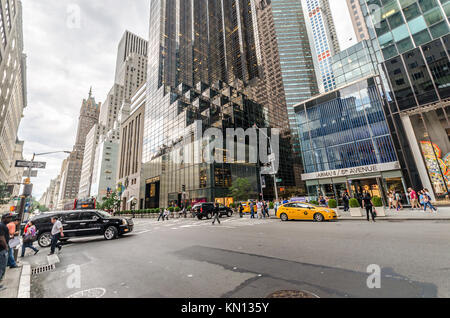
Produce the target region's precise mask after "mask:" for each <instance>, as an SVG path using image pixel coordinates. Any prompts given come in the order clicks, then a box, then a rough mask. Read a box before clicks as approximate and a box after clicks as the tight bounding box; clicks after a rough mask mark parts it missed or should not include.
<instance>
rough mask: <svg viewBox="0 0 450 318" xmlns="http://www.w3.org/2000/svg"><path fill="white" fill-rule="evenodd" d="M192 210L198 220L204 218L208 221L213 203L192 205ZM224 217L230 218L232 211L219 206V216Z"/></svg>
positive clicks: (210, 217) (212, 210) (211, 215)
mask: <svg viewBox="0 0 450 318" xmlns="http://www.w3.org/2000/svg"><path fill="white" fill-rule="evenodd" d="M193 209H194V215H195V216H196V217H197V218H198V219H199V220H202V219H203V218H204V217H206V218H207V219H208V220H210V219H212V217H213V212H214V203H199V204H196V205H194V207H193ZM224 215H226V216H228V217H231V216H232V215H233V210H232V209H230V208H228V207H226V206H224V205H219V216H220V217H222V216H224Z"/></svg>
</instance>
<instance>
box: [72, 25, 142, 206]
mask: <svg viewBox="0 0 450 318" xmlns="http://www.w3.org/2000/svg"><path fill="white" fill-rule="evenodd" d="M147 46H148V42H147V41H146V40H144V39H142V38H140V37H139V36H137V35H135V34H133V33H131V32H129V31H125V33H124V35H123V36H122V39H121V40H120V42H119V45H118V49H117V60H116V70H115V81H114V85H113V87H112V88H111V90H110V91H109V92H108V95H107V97H106V99H105V102H104V103H103V104H102V107H101V109H100V115H99V120H98V124H97V125H95V127H93V128H92V131H91V132H90V133H89V135H88V137H87V138H86V149H87V150H88V152H87V153H86V156H85V158H84V159H85V160H84V161H83V168H82V169H83V172H82V179H81V182H80V191H79V195H78V197H79V198H88V197H90V196H91V195H92V193H91V186H92V179H93V175H94V173H96V172H94V162H95V161H94V159H95V156H96V153H97V152H98V151H100V149H98V148H99V147H101V145H100V142H101V141H102V140H104V139H105V138H107V137H106V135H107V134H108V133H109V132H110V134H109V136H110V140H111V141H112V140H113V139H117V140H118V139H119V131H120V121H121V120H120V119H119V116H120V109H121V107H122V105H124V104H127V103H129V100H130V99H131V97H132V96H133V94H134V93H135V92H136V91H137V90H138V88H139V87H142V85H144V84H145V83H146V79H147ZM115 141H116V140H115ZM103 149H104V147H103ZM100 168H101V167H100ZM100 168H99V169H100ZM97 170H98V169H97ZM109 170H114V171H115V170H116V168H111V169H109ZM109 170H108V171H109ZM107 181H110V180H107ZM115 181H116V180H113V181H112V182H115ZM110 183H111V182H109V183H108V182H100V183H98V184H97V186H100V187H101V186H102V185H105V184H110ZM105 190H106V189H96V190H95V192H96V193H99V194H100V195H103V192H104V191H105ZM97 199H101V198H97Z"/></svg>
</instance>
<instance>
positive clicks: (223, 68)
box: [141, 0, 267, 208]
mask: <svg viewBox="0 0 450 318" xmlns="http://www.w3.org/2000/svg"><path fill="white" fill-rule="evenodd" d="M254 25H256V24H255V21H254V11H253V5H252V2H249V1H246V0H220V1H217V0H194V1H183V0H152V1H151V2H150V29H149V30H150V32H149V50H148V51H149V65H148V71H149V73H148V85H147V102H146V111H145V123H144V135H143V163H144V166H143V177H144V178H143V179H144V180H143V181H144V183H145V184H144V185H143V189H142V190H141V191H144V192H145V203H144V205H145V207H147V208H148V207H155V206H156V207H157V206H168V205H170V204H182V203H184V202H187V203H188V204H193V203H196V202H204V201H212V200H217V201H218V202H222V203H224V204H227V203H230V202H229V201H230V198H228V197H227V195H228V188H229V187H230V186H231V184H232V181H233V180H235V179H236V178H239V177H246V178H248V179H249V180H250V181H251V184H252V188H253V190H254V191H255V193H258V191H259V190H260V189H259V177H258V172H259V165H258V164H234V163H231V161H230V158H228V157H227V153H225V152H224V153H223V154H222V155H223V159H224V163H207V162H205V161H203V160H202V159H201V153H199V152H198V149H197V153H195V149H196V148H195V145H196V144H197V143H198V142H199V141H201V138H202V136H200V135H199V134H198V128H201V130H202V131H205V130H206V129H208V128H210V127H216V128H219V129H222V130H224V129H226V128H233V127H240V128H243V129H244V130H245V129H247V128H250V127H252V126H253V124H257V125H258V126H259V127H267V113H266V111H265V109H264V108H263V106H262V105H260V104H258V103H256V102H255V101H254V100H252V99H251V98H250V96H249V95H251V94H252V90H253V86H254V85H255V82H257V79H258V76H259V69H258V63H257V54H256V38H255V30H254ZM199 123H200V127H199ZM203 146H204V145H200V148H199V149H200V151H202V149H203V148H202V147H203ZM252 151H255V150H252ZM188 153H189V155H187V154H188ZM216 155H219V156H220V154H218V153H217V151H216ZM177 156H179V157H182V158H184V159H182V160H181V161H180V160H177V159H176V157H177ZM199 157H200V158H199ZM155 196H157V197H155Z"/></svg>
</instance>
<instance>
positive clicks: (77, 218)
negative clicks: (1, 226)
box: [31, 210, 134, 247]
mask: <svg viewBox="0 0 450 318" xmlns="http://www.w3.org/2000/svg"><path fill="white" fill-rule="evenodd" d="M54 216H56V217H57V218H58V219H59V220H60V221H61V222H62V224H63V227H64V239H68V238H71V237H86V236H98V235H103V236H104V237H105V239H106V240H113V239H116V238H118V237H119V236H120V235H123V234H127V233H130V232H132V231H133V226H134V223H133V220H131V219H125V218H119V217H112V216H110V215H109V214H108V213H106V212H103V211H95V210H83V211H58V212H51V213H42V214H40V215H38V216H36V217H34V218H33V219H31V221H32V222H33V224H34V225H35V226H36V230H37V241H38V244H39V245H40V246H41V247H49V246H50V244H51V233H50V232H51V230H52V227H53V224H52V222H51V218H52V217H54Z"/></svg>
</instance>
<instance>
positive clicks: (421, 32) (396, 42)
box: [360, 0, 450, 60]
mask: <svg viewBox="0 0 450 318" xmlns="http://www.w3.org/2000/svg"><path fill="white" fill-rule="evenodd" d="M360 1H361V3H362V4H367V6H368V7H365V9H364V11H365V12H366V13H367V12H370V19H371V23H372V24H373V26H375V28H374V30H373V31H374V32H375V33H376V36H377V38H378V42H379V44H380V47H381V49H382V52H383V56H384V59H385V60H387V59H390V58H391V57H394V56H397V55H399V54H402V53H405V52H407V51H408V50H411V49H413V48H414V47H416V46H420V45H422V44H425V43H427V42H430V41H431V40H433V39H438V38H440V37H441V36H443V35H446V34H447V33H448V32H449V22H448V17H449V16H450V9H449V7H450V4H449V1H448V0H360Z"/></svg>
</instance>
